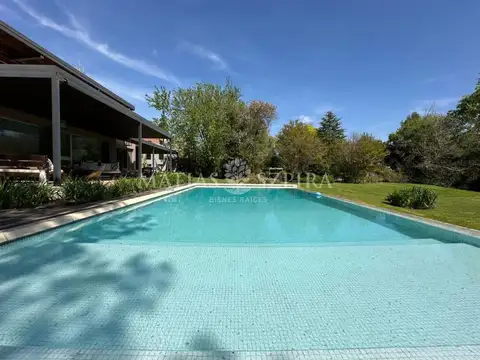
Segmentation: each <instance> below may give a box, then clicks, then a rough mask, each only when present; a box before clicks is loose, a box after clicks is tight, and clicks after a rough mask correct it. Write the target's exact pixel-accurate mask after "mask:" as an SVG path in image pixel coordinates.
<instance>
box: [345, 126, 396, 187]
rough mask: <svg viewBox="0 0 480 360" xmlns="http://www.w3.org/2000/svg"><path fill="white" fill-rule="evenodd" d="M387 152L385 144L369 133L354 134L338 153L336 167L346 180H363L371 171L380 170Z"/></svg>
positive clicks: (355, 181) (356, 181)
mask: <svg viewBox="0 0 480 360" xmlns="http://www.w3.org/2000/svg"><path fill="white" fill-rule="evenodd" d="M386 154H387V152H386V148H385V144H384V143H383V142H382V141H381V140H378V139H375V138H374V137H373V136H372V135H369V134H366V133H364V134H361V135H358V134H354V135H352V137H351V138H350V139H348V140H346V141H345V142H343V143H342V146H341V147H339V150H338V152H337V153H336V158H335V169H336V171H337V173H338V174H340V175H341V176H342V177H343V180H344V181H345V182H353V183H358V182H361V181H362V180H363V179H364V178H365V177H366V176H367V175H369V174H370V173H375V172H377V171H380V170H381V169H382V168H383V167H384V165H383V161H384V158H385V155H386Z"/></svg>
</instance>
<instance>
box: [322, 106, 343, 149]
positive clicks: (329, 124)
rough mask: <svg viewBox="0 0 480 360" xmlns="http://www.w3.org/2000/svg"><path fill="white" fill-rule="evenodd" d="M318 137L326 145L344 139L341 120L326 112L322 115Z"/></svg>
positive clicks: (332, 113)
mask: <svg viewBox="0 0 480 360" xmlns="http://www.w3.org/2000/svg"><path fill="white" fill-rule="evenodd" d="M318 135H319V136H320V138H321V139H322V140H323V141H324V142H326V143H332V142H335V141H338V140H343V139H345V130H344V129H343V128H342V123H341V120H340V118H339V117H338V116H337V115H335V113H334V112H333V111H327V112H326V113H325V115H323V117H322V120H321V121H320V126H319V128H318Z"/></svg>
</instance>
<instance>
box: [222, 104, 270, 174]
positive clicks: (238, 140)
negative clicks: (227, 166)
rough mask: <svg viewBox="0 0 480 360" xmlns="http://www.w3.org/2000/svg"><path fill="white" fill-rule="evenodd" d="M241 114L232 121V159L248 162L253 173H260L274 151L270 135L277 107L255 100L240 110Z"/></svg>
mask: <svg viewBox="0 0 480 360" xmlns="http://www.w3.org/2000/svg"><path fill="white" fill-rule="evenodd" d="M238 111H239V113H237V114H236V116H233V117H232V119H231V122H230V123H231V125H232V126H231V143H230V144H229V146H228V152H229V154H230V156H231V157H240V158H242V159H245V160H247V162H248V164H249V166H250V168H251V169H252V171H253V172H257V173H258V172H260V171H261V170H262V169H263V167H264V165H265V163H266V162H267V160H268V157H269V155H270V154H271V151H272V145H273V144H272V141H271V139H270V136H269V134H268V131H269V128H270V124H271V123H272V121H274V120H275V119H276V118H277V109H276V107H275V105H273V104H270V103H267V102H264V101H259V100H253V101H252V102H250V103H249V104H246V105H242V106H240V107H239V108H238Z"/></svg>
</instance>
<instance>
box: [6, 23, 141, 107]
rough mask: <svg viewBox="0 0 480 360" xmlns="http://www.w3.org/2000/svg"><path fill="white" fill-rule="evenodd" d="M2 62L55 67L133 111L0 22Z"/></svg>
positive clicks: (123, 101)
mask: <svg viewBox="0 0 480 360" xmlns="http://www.w3.org/2000/svg"><path fill="white" fill-rule="evenodd" d="M2 62H3V63H7V64H21V65H24V64H27V65H43V66H45V65H55V66H57V67H58V68H60V69H62V70H63V71H64V72H66V73H68V74H69V75H71V76H73V77H75V78H77V79H79V80H81V81H82V82H84V83H86V84H88V85H89V86H91V87H92V88H94V89H96V90H97V91H99V92H101V93H103V94H104V95H106V96H107V97H109V98H110V99H111V100H113V101H115V102H117V103H119V104H121V105H123V106H125V107H127V108H129V109H131V110H135V106H134V105H132V104H131V103H129V102H128V101H126V100H124V99H122V98H121V97H120V96H118V95H116V94H114V93H113V92H112V91H110V90H108V89H107V88H106V87H104V86H102V85H101V84H99V83H98V82H96V81H95V80H93V79H92V78H90V77H88V76H87V75H85V74H84V73H82V72H81V71H79V70H77V69H75V68H74V67H73V66H71V65H70V64H68V63H66V62H65V61H63V60H62V59H60V58H59V57H58V56H55V55H54V54H52V53H51V52H50V51H48V50H47V49H45V48H43V47H41V46H40V45H38V44H37V43H35V42H34V41H32V40H30V39H29V38H27V37H26V36H25V35H23V34H22V33H20V32H18V31H17V30H15V29H14V28H12V27H11V26H9V25H8V24H6V23H5V22H3V21H1V20H0V63H2Z"/></svg>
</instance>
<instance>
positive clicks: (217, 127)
mask: <svg viewBox="0 0 480 360" xmlns="http://www.w3.org/2000/svg"><path fill="white" fill-rule="evenodd" d="M147 102H148V103H149V105H150V106H151V107H153V108H155V109H157V110H158V111H159V112H160V116H159V117H158V118H156V119H154V122H155V123H156V124H157V125H159V126H161V127H163V128H165V129H166V130H168V131H169V132H170V133H171V134H172V137H173V142H172V145H173V148H174V149H176V150H177V151H178V152H179V154H180V156H181V157H182V158H183V159H185V160H186V161H187V167H188V168H189V169H190V171H193V172H194V173H201V174H203V175H207V176H209V175H210V174H211V173H214V172H217V173H218V172H219V171H220V170H221V169H222V165H223V164H224V163H225V162H226V161H227V160H228V159H230V158H238V157H239V158H242V159H245V160H247V162H248V165H249V167H250V168H251V169H252V170H254V171H255V172H258V171H260V170H261V169H262V166H263V164H264V163H265V162H266V161H267V159H268V155H269V154H270V153H271V149H270V147H271V146H272V142H271V141H270V138H269V134H268V130H269V127H270V124H271V122H272V121H274V120H275V118H276V117H277V112H276V108H275V106H274V105H272V104H270V103H267V102H264V101H252V102H250V103H248V104H247V103H245V102H244V101H243V100H242V98H241V92H240V89H239V88H237V87H235V86H233V85H232V84H231V83H230V81H228V80H227V82H226V84H225V85H224V86H219V85H214V84H205V83H199V84H196V85H194V86H192V87H190V88H186V89H182V88H179V89H175V90H172V91H168V90H166V89H165V88H163V87H162V88H155V91H154V92H153V94H152V95H151V96H147Z"/></svg>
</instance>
